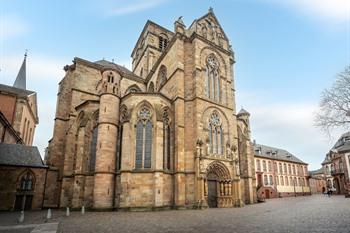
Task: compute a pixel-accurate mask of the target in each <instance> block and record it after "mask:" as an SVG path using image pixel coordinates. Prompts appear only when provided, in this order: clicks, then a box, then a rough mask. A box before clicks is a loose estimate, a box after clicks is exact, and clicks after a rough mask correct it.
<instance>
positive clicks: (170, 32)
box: [131, 20, 174, 57]
mask: <svg viewBox="0 0 350 233" xmlns="http://www.w3.org/2000/svg"><path fill="white" fill-rule="evenodd" d="M149 25H153V26H155V27H158V28H160V29H161V30H163V31H166V32H167V33H169V34H171V35H174V32H172V31H170V30H169V29H167V28H165V27H162V26H160V25H159V24H157V23H155V22H153V21H151V20H147V22H146V24H145V26H143V29H142V31H141V33H140V35H139V38H138V39H137V41H136V44H135V46H134V49H133V50H132V52H131V57H132V56H133V55H134V53H135V50H136V49H137V47H138V44H139V43H140V41H141V38H142V35H143V34H144V32H145V31H146V29H147V28H148V26H149Z"/></svg>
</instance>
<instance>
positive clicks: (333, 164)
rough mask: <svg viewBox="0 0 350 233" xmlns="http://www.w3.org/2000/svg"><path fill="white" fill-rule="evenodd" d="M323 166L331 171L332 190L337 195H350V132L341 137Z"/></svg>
mask: <svg viewBox="0 0 350 233" xmlns="http://www.w3.org/2000/svg"><path fill="white" fill-rule="evenodd" d="M322 164H323V166H325V167H326V168H327V171H330V175H331V176H332V179H333V181H332V184H331V183H329V185H332V188H334V192H335V193H336V194H345V195H346V196H349V195H350V132H347V133H344V134H343V135H341V136H340V138H339V139H338V141H337V142H336V143H335V145H334V146H333V147H332V149H331V150H330V151H329V152H328V154H327V155H326V159H325V161H324V162H323V163H322Z"/></svg>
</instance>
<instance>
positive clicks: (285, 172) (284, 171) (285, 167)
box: [283, 163, 287, 174]
mask: <svg viewBox="0 0 350 233" xmlns="http://www.w3.org/2000/svg"><path fill="white" fill-rule="evenodd" d="M283 174H287V164H285V163H284V164H283Z"/></svg>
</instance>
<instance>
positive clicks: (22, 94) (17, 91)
mask: <svg viewBox="0 0 350 233" xmlns="http://www.w3.org/2000/svg"><path fill="white" fill-rule="evenodd" d="M0 92H7V93H11V94H15V95H18V96H20V97H27V96H29V95H31V94H34V93H35V92H34V91H29V90H24V89H20V88H16V87H11V86H7V85H4V84H0Z"/></svg>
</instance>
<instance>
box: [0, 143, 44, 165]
mask: <svg viewBox="0 0 350 233" xmlns="http://www.w3.org/2000/svg"><path fill="white" fill-rule="evenodd" d="M0 165H12V166H28V167H47V166H46V165H45V164H44V162H43V160H42V159H41V156H40V153H39V150H38V148H37V147H36V146H26V145H22V144H6V143H0Z"/></svg>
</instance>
